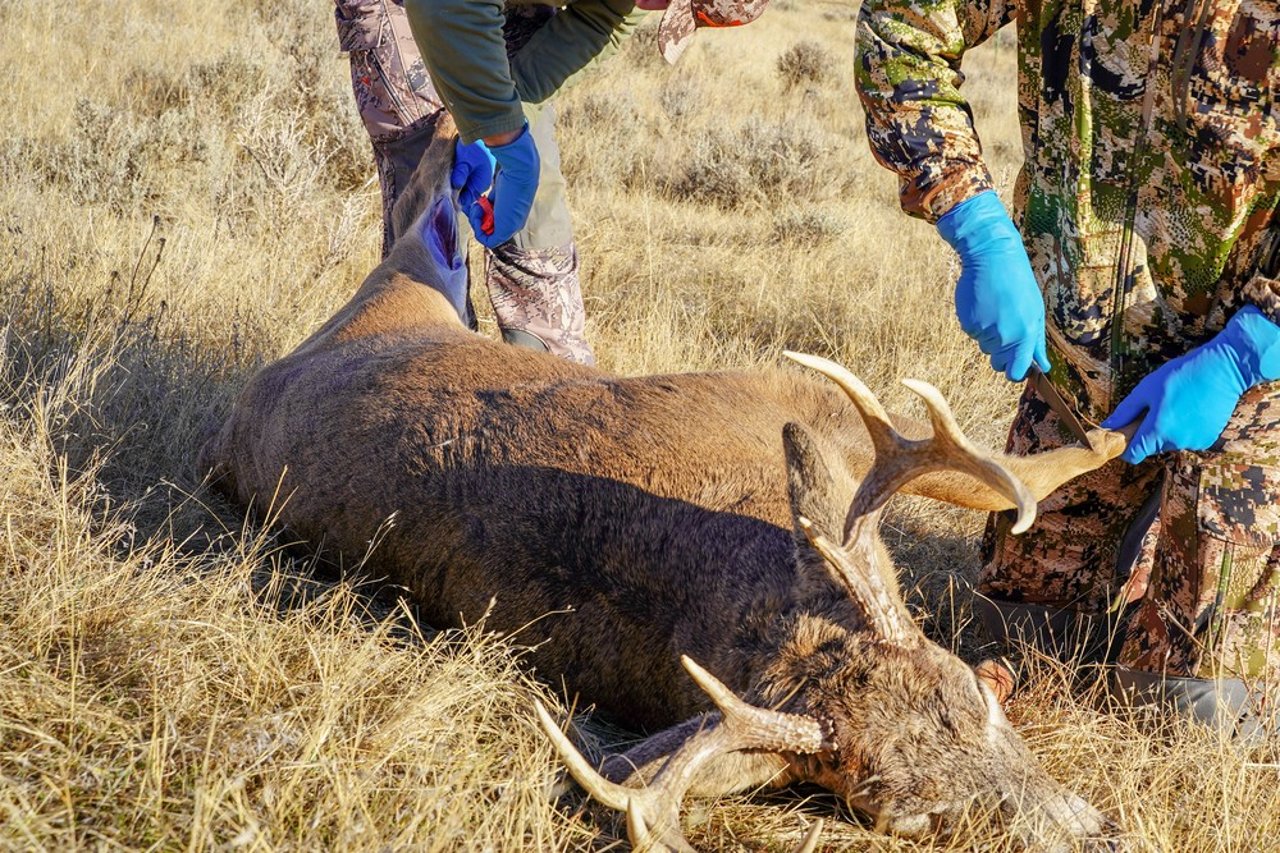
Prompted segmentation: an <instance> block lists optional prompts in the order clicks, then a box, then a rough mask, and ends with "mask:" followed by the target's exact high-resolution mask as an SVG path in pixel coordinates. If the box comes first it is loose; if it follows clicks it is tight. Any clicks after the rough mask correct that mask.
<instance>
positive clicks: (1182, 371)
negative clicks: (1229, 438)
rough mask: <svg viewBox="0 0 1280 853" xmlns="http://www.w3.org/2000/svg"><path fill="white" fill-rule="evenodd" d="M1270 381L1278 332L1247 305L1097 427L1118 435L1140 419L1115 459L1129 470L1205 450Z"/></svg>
mask: <svg viewBox="0 0 1280 853" xmlns="http://www.w3.org/2000/svg"><path fill="white" fill-rule="evenodd" d="M1276 378H1280V326H1277V325H1276V324H1275V323H1273V322H1271V321H1270V320H1269V319H1267V318H1266V316H1265V315H1263V313H1262V312H1261V311H1259V310H1258V309H1257V308H1255V307H1253V306H1251V305H1250V306H1247V307H1245V308H1243V309H1241V310H1240V311H1238V312H1236V314H1235V316H1233V317H1232V318H1231V320H1230V321H1228V323H1227V325H1226V327H1225V328H1223V330H1222V331H1221V332H1219V333H1218V334H1217V335H1215V336H1214V337H1213V338H1212V339H1211V340H1209V342H1208V343H1205V344H1202V345H1201V346H1198V347H1196V348H1195V349H1193V350H1191V351H1190V352H1188V353H1187V354H1186V355H1182V356H1179V357H1178V358H1175V359H1173V360H1172V361H1170V362H1168V363H1166V364H1164V365H1161V366H1160V367H1159V368H1158V369H1156V370H1155V371H1154V372H1152V373H1151V374H1150V375H1149V376H1147V377H1145V378H1144V379H1143V380H1142V381H1141V382H1139V383H1138V387H1136V388H1134V389H1133V391H1131V392H1130V393H1129V396H1127V397H1125V398H1124V399H1123V400H1121V401H1120V405H1119V406H1116V410H1115V411H1114V412H1112V413H1111V415H1110V416H1109V417H1108V418H1107V419H1106V420H1105V421H1103V422H1102V426H1103V427H1104V428H1105V429H1119V428H1120V427H1122V426H1125V425H1126V424H1129V423H1131V422H1133V421H1135V420H1137V419H1138V418H1140V417H1141V418H1142V422H1141V423H1140V424H1139V425H1138V428H1137V431H1136V432H1135V433H1134V435H1133V438H1132V439H1130V440H1129V446H1128V447H1126V448H1125V451H1124V453H1123V454H1122V455H1121V458H1122V459H1124V460H1125V461H1126V462H1130V463H1132V464H1134V465H1136V464H1137V463H1139V462H1141V461H1142V460H1144V459H1146V458H1147V457H1148V456H1150V455H1151V454H1153V453H1164V452H1166V451H1170V450H1205V449H1207V448H1209V447H1210V446H1212V445H1213V443H1214V442H1215V441H1217V440H1218V438H1219V436H1221V435H1222V431H1223V430H1224V429H1225V428H1226V426H1227V421H1229V420H1230V419H1231V413H1232V412H1234V411H1235V408H1236V404H1237V403H1239V402H1240V397H1241V396H1242V395H1243V394H1244V392H1245V391H1248V390H1249V389H1250V388H1252V387H1253V386H1254V385H1257V384H1259V383H1261V382H1266V381H1269V380H1273V379H1276Z"/></svg>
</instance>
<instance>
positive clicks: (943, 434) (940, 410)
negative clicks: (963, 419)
mask: <svg viewBox="0 0 1280 853" xmlns="http://www.w3.org/2000/svg"><path fill="white" fill-rule="evenodd" d="M902 384H903V385H906V386H907V387H908V388H910V389H911V390H912V391H914V392H915V393H916V394H917V395H918V396H919V397H920V398H921V399H922V400H924V405H925V408H926V409H927V410H928V412H929V420H930V422H931V423H932V424H933V439H932V443H933V444H934V445H935V446H936V447H937V453H938V455H939V456H940V457H942V458H943V461H945V462H946V463H947V464H948V465H949V466H951V467H954V468H957V469H959V470H961V471H963V472H964V473H966V474H969V475H970V476H972V477H974V478H976V479H977V480H979V481H980V482H982V483H985V484H986V485H988V486H990V487H991V488H992V489H994V490H995V491H997V492H999V493H1000V494H1002V495H1004V496H1005V497H1006V498H1008V499H1009V500H1010V501H1011V502H1012V503H1013V505H1014V506H1015V507H1016V508H1017V510H1018V518H1017V520H1016V521H1015V522H1014V525H1013V530H1012V532H1013V533H1015V534H1017V533H1023V532H1025V531H1026V530H1027V529H1028V528H1029V527H1031V525H1032V524H1033V523H1034V522H1035V520H1036V499H1035V496H1034V495H1032V494H1031V491H1030V490H1029V489H1028V488H1027V487H1026V486H1025V485H1024V484H1023V482H1022V481H1021V480H1019V479H1018V478H1017V477H1015V476H1014V475H1013V473H1012V472H1011V471H1009V469H1007V468H1005V467H1004V466H1003V465H1001V464H1000V463H999V462H997V461H996V460H994V459H992V458H991V457H990V456H988V455H987V454H985V453H983V452H982V451H981V450H979V449H978V448H977V447H975V446H974V444H973V442H971V441H969V439H968V437H967V436H966V435H965V434H964V433H963V432H962V431H961V429H960V425H959V424H958V423H956V419H955V416H954V415H953V414H952V413H951V407H950V406H949V405H947V401H946V400H945V399H944V398H943V396H942V393H941V392H940V391H938V389H937V388H935V387H933V386H932V385H930V384H929V383H928V382H922V381H920V380H919V379H904V380H902Z"/></svg>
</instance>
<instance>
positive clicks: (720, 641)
mask: <svg viewBox="0 0 1280 853" xmlns="http://www.w3.org/2000/svg"><path fill="white" fill-rule="evenodd" d="M453 146H454V143H453V132H452V128H451V127H450V126H447V120H442V126H441V127H440V128H439V130H438V132H437V134H436V139H435V141H434V142H433V144H432V147H431V148H430V150H429V151H428V152H427V154H426V156H425V157H424V160H423V163H422V165H421V166H420V167H419V169H418V173H417V175H416V177H415V183H414V185H413V187H412V188H411V189H410V190H409V191H408V192H407V193H406V195H405V196H404V198H402V199H401V201H400V203H399V205H398V206H397V208H396V211H395V228H396V233H397V234H398V235H399V239H398V241H397V242H396V243H395V245H394V248H393V249H392V251H391V253H390V254H389V256H388V257H387V258H386V260H385V261H384V262H383V263H382V264H381V265H380V266H378V268H377V269H375V270H374V271H373V272H372V273H371V274H370V275H369V276H368V278H367V279H365V281H364V283H363V284H362V285H361V287H360V289H359V291H358V292H357V293H356V295H355V296H354V297H353V298H352V299H351V301H350V302H348V303H347V304H346V305H345V306H344V307H343V308H342V309H341V310H339V311H338V313H337V314H335V315H334V317H333V318H332V319H330V320H329V321H328V322H327V323H326V324H325V325H324V326H323V327H322V328H321V329H319V330H318V331H317V332H316V333H315V334H313V335H312V336H311V337H310V338H308V339H307V340H306V341H305V342H303V343H302V344H301V345H300V346H298V348H297V349H295V350H294V351H293V352H292V353H290V354H289V355H287V356H285V357H284V358H281V359H280V360H279V361H276V362H275V363H273V364H269V365H267V366H266V367H264V368H263V369H262V370H261V371H259V373H258V374H257V375H256V376H255V377H254V378H253V379H252V380H251V381H250V383H249V385H248V387H247V388H245V390H244V391H243V393H242V394H241V395H240V396H239V398H238V399H237V401H236V402H235V405H234V408H233V411H232V412H231V414H230V416H229V417H228V419H227V420H226V422H225V424H224V425H223V426H222V428H221V430H220V431H219V432H218V433H217V434H216V435H215V436H213V437H212V438H211V439H210V440H209V441H208V442H207V443H206V445H205V446H204V448H203V450H202V453H201V464H202V466H203V467H204V469H205V470H210V471H212V473H213V475H214V476H215V478H216V479H217V482H218V483H219V484H220V485H221V487H222V488H223V489H225V490H227V491H228V492H229V493H230V494H231V495H232V496H233V497H234V498H236V499H238V500H239V501H240V502H242V503H245V504H252V503H254V502H257V504H258V505H259V506H261V505H263V504H264V503H265V502H268V501H270V500H271V499H272V496H274V495H279V496H280V500H279V501H278V502H277V504H276V505H275V507H274V508H273V513H274V515H275V517H276V518H277V519H278V521H279V522H280V523H282V524H284V525H287V526H288V528H290V529H291V531H292V532H294V533H295V534H297V535H300V536H301V537H303V538H304V539H306V540H309V541H311V542H314V543H321V542H322V543H323V546H324V548H325V549H327V550H331V551H335V552H337V553H339V554H342V555H346V556H348V557H350V558H353V559H358V558H361V557H363V556H364V555H365V554H366V551H367V550H368V549H369V543H370V541H371V540H373V539H375V538H376V539H377V546H376V549H375V550H374V551H373V553H372V556H371V558H370V559H371V561H372V563H373V565H374V566H375V567H376V569H377V571H378V572H379V573H380V574H382V575H384V576H386V577H387V578H389V579H390V580H391V581H393V582H394V583H396V584H399V585H401V586H403V587H405V588H406V589H407V590H409V593H410V594H411V595H412V596H413V598H414V599H415V601H416V603H417V604H418V605H419V606H420V608H421V611H422V613H423V615H424V617H425V618H426V619H427V620H428V621H430V622H432V623H434V624H436V625H438V626H445V625H457V624H459V623H462V622H474V621H475V620H478V619H480V618H481V617H482V616H484V617H485V618H486V622H485V624H486V625H487V627H488V628H490V629H493V630H496V631H499V632H515V631H520V632H521V633H520V637H521V639H522V640H523V641H525V642H527V643H528V645H529V646H531V650H530V651H529V653H528V660H529V662H530V663H531V664H532V665H533V666H534V667H535V668H536V671H537V673H538V674H539V675H540V676H542V677H543V678H544V679H546V680H547V681H550V682H554V683H556V684H564V685H565V686H566V687H567V688H568V690H569V691H571V692H572V693H576V694H577V696H578V697H579V699H580V700H581V701H583V702H585V703H589V704H591V705H594V706H595V707H596V708H597V709H598V710H599V711H601V712H603V713H605V714H607V715H609V716H610V717H612V718H613V719H615V720H617V721H619V722H621V723H623V724H626V725H629V726H632V727H639V728H643V729H646V730H649V731H653V732H657V733H656V734H654V735H653V736H652V737H651V738H650V739H649V740H647V741H645V742H643V743H641V744H640V745H639V746H637V747H636V748H634V749H633V750H631V751H630V752H628V753H627V754H626V755H624V756H619V757H615V758H614V759H613V760H610V761H608V762H606V764H605V766H604V768H603V772H604V776H607V777H611V780H607V779H605V778H603V777H602V776H600V775H598V774H597V772H596V771H595V770H594V769H593V768H591V767H590V766H588V765H587V763H586V762H585V761H584V760H583V759H582V758H581V756H579V755H578V754H577V753H576V752H575V751H574V750H573V747H572V746H570V745H569V744H568V742H567V741H566V740H565V739H564V738H563V736H562V735H560V733H559V731H558V729H556V727H555V726H554V724H552V723H551V720H550V718H549V717H547V716H546V713H545V711H542V710H541V709H539V711H540V713H541V714H542V716H543V718H544V720H545V722H546V724H547V727H548V729H549V731H550V732H551V733H552V734H553V735H554V737H555V739H556V740H557V744H558V746H559V747H560V749H561V751H562V753H563V754H564V756H565V758H566V760H567V761H568V763H569V765H570V767H571V769H572V771H573V773H574V775H575V776H576V777H577V778H578V780H579V781H580V782H582V783H583V784H584V785H585V786H586V787H587V788H588V789H589V790H590V791H591V793H592V794H593V795H595V796H596V797H597V798H599V799H601V800H603V801H605V802H606V803H609V804H612V805H613V806H615V807H617V808H621V809H629V823H630V827H631V832H632V835H633V840H634V841H636V843H637V844H640V843H650V844H659V845H664V846H666V847H671V848H680V847H681V846H682V845H684V841H683V839H682V837H681V834H680V829H679V821H678V813H677V809H678V806H679V803H680V801H681V798H682V797H684V796H685V795H691V796H697V795H716V794H723V793H728V792H731V791H736V790H743V789H750V788H755V787H759V786H769V785H784V784H787V783H790V782H794V781H799V780H808V781H812V782H816V783H818V784H820V785H823V786H826V787H827V788H829V789H831V790H832V791H834V792H836V793H837V794H838V795H840V796H842V797H844V798H845V799H846V800H847V801H848V802H849V803H850V804H851V805H853V806H854V807H856V808H858V809H860V810H862V811H864V812H866V813H868V814H869V815H872V816H873V817H874V818H875V820H876V822H877V826H879V827H881V828H883V829H885V830H888V831H894V832H899V833H906V834H913V835H919V834H925V833H929V832H933V831H937V830H939V829H942V830H945V828H946V827H947V826H948V825H949V824H950V823H951V822H952V821H953V820H954V819H955V818H956V817H957V816H958V815H959V814H960V813H961V812H962V811H963V810H964V809H965V808H966V807H967V806H968V805H970V804H971V803H973V802H974V801H979V802H982V801H985V802H988V803H990V804H991V805H992V806H993V807H998V809H999V811H1000V813H1001V814H1003V815H1006V816H1007V817H1008V818H1009V825H1010V827H1011V829H1012V831H1014V832H1016V833H1018V834H1019V835H1021V836H1023V837H1025V838H1026V839H1028V840H1029V841H1031V842H1032V843H1034V844H1035V845H1036V846H1037V847H1039V846H1053V845H1054V844H1056V843H1058V839H1063V838H1068V837H1083V836H1089V835H1092V834H1096V833H1098V832H1099V831H1100V830H1101V828H1102V826H1103V820H1102V818H1101V817H1100V815H1099V814H1098V812H1096V811H1095V810H1094V809H1093V808H1091V807H1090V806H1089V805H1088V804H1086V803H1085V802H1083V801H1082V800H1081V799H1079V798H1078V797H1076V796H1074V795H1072V794H1071V793H1069V792H1067V791H1065V790H1064V789H1063V788H1062V787H1060V786H1059V785H1058V784H1057V783H1056V782H1054V781H1053V780H1052V779H1050V778H1049V776H1048V775H1047V774H1046V773H1045V772H1044V771H1043V770H1042V769H1041V768H1040V767H1039V766H1038V765H1037V763H1036V761H1035V759H1034V758H1033V756H1032V755H1031V753H1030V752H1029V751H1028V750H1027V748H1026V746H1025V745H1024V744H1023V742H1022V740H1021V738H1020V737H1019V736H1018V735H1017V734H1016V733H1015V732H1014V730H1013V729H1012V728H1011V727H1010V725H1009V723H1008V722H1007V721H1006V720H1005V716H1004V714H1003V713H1002V711H1001V708H1000V706H999V704H998V703H997V701H996V700H995V698H994V696H993V694H992V693H991V691H990V689H989V688H988V687H987V686H986V685H984V684H983V683H982V682H981V681H980V680H979V679H978V678H976V677H975V675H974V672H973V670H972V669H971V668H970V667H968V666H967V665H966V664H964V663H963V662H962V661H961V660H960V659H959V658H957V657H955V656H954V655H952V654H950V653H949V652H947V651H945V650H944V649H942V648H941V647H939V646H938V645H936V644H934V643H932V642H930V641H929V640H928V639H926V638H925V636H924V635H923V634H922V633H921V631H920V630H919V629H918V628H917V626H916V625H915V624H914V622H913V621H912V619H911V617H910V615H909V613H908V611H907V609H906V607H905V606H904V604H903V602H902V599H901V596H900V593H899V590H898V585H897V580H896V577H895V573H894V568H893V566H892V565H891V563H890V560H889V557H888V554H887V552H886V550H885V548H884V547H883V545H882V544H881V542H880V540H879V538H878V536H877V532H876V527H877V522H878V519H879V515H880V509H881V507H882V506H883V505H884V503H885V501H886V500H887V499H888V498H889V497H890V496H891V495H893V494H894V493H895V492H898V491H903V492H908V493H914V494H921V495H927V496H931V497H934V498H937V499H940V500H945V501H950V502H953V503H957V504H961V505H964V506H970V507H975V508H979V509H988V510H991V509H1002V508H1016V509H1017V511H1018V512H1019V513H1020V516H1021V520H1020V524H1021V525H1023V526H1024V527H1025V526H1026V525H1027V524H1029V523H1030V521H1031V519H1032V518H1033V516H1034V511H1035V510H1034V507H1035V503H1034V501H1035V498H1036V497H1037V496H1043V495H1044V494H1047V493H1048V492H1049V491H1050V490H1052V489H1053V488H1054V487H1056V486H1057V485H1058V484H1060V483H1062V482H1064V481H1065V480H1067V479H1069V478H1070V477H1072V476H1075V475H1076V474H1079V473H1081V472H1083V471H1086V470H1090V469H1092V468H1095V467H1097V466H1098V465H1100V464H1102V463H1103V462H1104V461H1106V460H1108V459H1110V458H1112V457H1114V456H1115V455H1117V454H1118V453H1119V452H1120V451H1121V450H1122V449H1123V444H1124V440H1123V437H1121V436H1119V435H1118V434H1114V433H1107V432H1103V431H1098V432H1097V433H1095V434H1094V436H1093V438H1094V441H1093V447H1092V448H1068V449H1062V450H1058V451H1054V452H1050V453H1045V454H1042V455H1040V456H1037V457H1034V458H1026V459H1018V458H1008V457H1002V456H999V455H989V454H985V453H983V452H980V451H978V450H977V449H975V448H974V447H973V446H972V445H971V444H970V443H969V442H968V441H967V440H966V439H965V438H964V436H963V435H961V433H960V431H959V429H958V428H957V426H956V424H955V422H954V420H953V419H952V417H951V415H950V412H949V411H948V408H947V405H946V403H945V402H944V401H943V400H942V398H941V397H940V395H939V394H938V393H937V391H935V390H934V389H932V388H931V387H930V386H927V385H925V384H923V383H912V384H911V387H912V389H913V390H914V391H916V393H918V394H920V395H921V397H922V398H923V399H924V401H925V404H926V406H927V407H928V410H929V416H930V421H931V424H930V425H925V424H921V423H916V422H913V421H909V420H906V419H899V418H893V419H891V418H890V417H889V416H888V415H887V414H886V413H885V412H884V411H883V409H882V408H881V407H880V405H879V404H878V403H877V402H876V400H875V399H874V397H872V396H871V394H870V393H869V392H868V391H867V389H866V388H865V387H863V385H862V383H861V382H859V381H858V380H857V379H856V378H854V377H853V376H852V375H851V374H849V373H848V372H847V371H845V370H843V369H842V368H839V367H838V366H836V365H834V364H832V363H830V362H826V361H823V360H821V359H817V358H812V357H806V356H796V359H797V360H799V361H800V362H801V363H802V364H805V365H807V366H808V367H811V368H814V369H816V370H817V371H818V372H820V373H823V374H825V375H826V376H827V377H828V379H819V378H817V377H816V376H813V375H812V374H810V373H807V372H801V371H797V370H795V369H794V368H793V369H788V370H777V371H771V372H723V373H700V374H678V375H667V376H643V377H620V376H615V375H612V374H610V373H607V372H605V371H603V370H599V369H595V368H590V367H584V366H581V365H575V364H571V363H569V362H566V361H562V360H559V359H556V358H554V357H551V356H547V355H544V354H541V353H536V352H532V351H529V350H522V349H517V348H514V347H511V346H508V345H505V344H502V343H499V342H496V341H492V340H489V339H486V338H485V337H483V336H481V335H479V334H475V333H473V332H472V331H470V330H469V329H468V322H467V321H468V319H469V318H468V317H467V316H466V315H467V311H468V308H467V300H466V270H465V263H464V260H463V254H462V252H461V250H460V246H461V237H460V235H459V232H458V223H457V219H456V217H455V212H454V205H455V200H454V198H453V195H452V193H451V191H450V188H449V166H450V163H451V161H452V156H453ZM829 380H834V382H832V381H829ZM1024 484H1025V485H1024ZM486 614H487V615H486ZM686 670H687V671H686ZM691 676H692V677H691Z"/></svg>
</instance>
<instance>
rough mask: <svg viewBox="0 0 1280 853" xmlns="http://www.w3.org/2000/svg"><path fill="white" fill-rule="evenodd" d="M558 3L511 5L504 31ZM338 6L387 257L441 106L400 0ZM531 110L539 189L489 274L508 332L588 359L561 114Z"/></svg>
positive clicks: (516, 39) (489, 258)
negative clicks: (399, 205)
mask: <svg viewBox="0 0 1280 853" xmlns="http://www.w3.org/2000/svg"><path fill="white" fill-rule="evenodd" d="M552 12H553V10H551V9H549V8H547V7H537V8H536V9H535V10H527V9H526V8H524V7H513V8H512V11H511V16H510V21H511V26H510V27H509V28H508V30H507V34H508V36H509V37H510V38H511V39H512V40H513V43H515V44H516V45H517V46H518V44H520V43H522V42H523V41H527V40H528V38H529V37H530V36H531V35H532V34H533V33H534V32H536V27H537V26H539V25H541V24H542V23H545V22H546V21H547V20H548V19H549V17H550V15H551V14H552ZM335 16H336V19H337V25H338V41H339V45H340V46H341V48H342V50H343V51H344V52H346V53H347V54H348V56H349V58H350V62H351V84H352V89H353V90H354V93H355V99H356V106H357V108H358V109H359V110H360V117H361V119H362V120H363V121H364V125H365V128H366V130H368V131H369V138H370V139H371V141H372V142H373V152H374V159H375V160H376V162H377V167H378V182H379V184H380V186H381V188H382V222H383V246H382V251H383V256H384V257H385V255H386V253H387V252H388V251H389V250H390V248H391V244H392V242H393V235H392V233H391V209H392V208H393V207H394V206H395V203H396V200H397V199H398V198H399V197H400V193H401V192H402V191H403V189H404V188H405V187H406V186H408V181H409V178H410V176H411V175H412V174H413V170H414V169H415V168H416V167H417V164H418V161H419V160H420V159H421V157H422V152H423V151H424V150H425V149H426V145H427V143H428V142H429V141H430V137H431V133H430V131H431V126H432V124H433V123H434V120H435V118H436V116H437V115H438V114H439V112H440V111H441V110H443V109H444V106H443V104H442V103H441V101H440V98H439V97H438V96H437V94H436V92H435V89H434V88H433V87H432V85H431V79H430V77H429V76H428V74H427V71H426V67H425V66H424V64H423V61H422V57H421V55H420V54H419V52H418V47H417V44H416V43H415V42H414V39H413V35H412V33H410V31H409V22H408V19H407V18H406V17H405V13H404V9H403V6H402V5H401V2H400V0H337V2H336V9H335ZM528 112H529V114H530V116H529V122H530V132H531V133H533V134H534V138H535V140H536V141H537V144H538V149H539V152H540V153H541V155H542V163H543V166H542V173H541V176H540V183H539V187H538V194H537V196H536V197H535V199H534V205H533V210H532V211H531V213H530V216H529V222H528V224H526V226H525V227H524V229H522V230H521V231H520V232H519V233H517V234H516V236H515V237H514V238H512V240H511V241H509V242H507V243H504V244H503V245H501V246H499V247H498V248H497V249H495V250H494V251H493V252H486V253H485V254H486V258H485V284H486V286H487V288H488V291H489V298H490V301H491V302H492V303H493V306H494V313H495V315H496V316H497V318H498V325H499V328H500V329H501V330H502V331H503V332H504V334H505V333H507V332H509V331H511V330H520V331H524V332H527V333H528V334H529V335H532V336H533V338H535V339H536V340H537V341H540V342H541V343H542V344H543V345H544V346H545V347H546V348H547V350H549V351H550V352H552V353H554V354H556V355H559V356H562V357H564V358H568V359H570V360H572V361H578V362H582V363H586V364H590V363H592V362H593V361H594V356H593V355H592V352H591V348H590V346H589V345H588V344H587V342H586V338H585V337H584V334H583V324H584V319H585V315H586V310H585V308H584V307H583V304H582V288H581V283H580V280H579V275H578V253H577V249H576V247H575V246H574V243H573V232H572V228H571V225H570V222H569V211H568V202H567V201H566V199H565V195H564V178H563V176H562V175H561V174H560V169H559V165H560V158H559V150H558V148H557V146H556V143H555V137H554V115H555V114H554V112H553V111H552V109H551V108H550V106H549V105H542V106H539V107H535V108H531V109H530V110H529V111H528ZM522 324H523V325H522Z"/></svg>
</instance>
